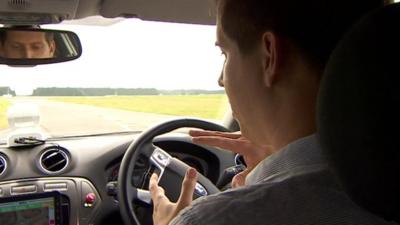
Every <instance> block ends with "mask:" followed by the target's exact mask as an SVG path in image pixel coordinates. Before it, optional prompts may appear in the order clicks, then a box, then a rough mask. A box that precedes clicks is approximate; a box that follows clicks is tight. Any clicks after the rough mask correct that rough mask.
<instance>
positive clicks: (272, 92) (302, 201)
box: [150, 0, 386, 225]
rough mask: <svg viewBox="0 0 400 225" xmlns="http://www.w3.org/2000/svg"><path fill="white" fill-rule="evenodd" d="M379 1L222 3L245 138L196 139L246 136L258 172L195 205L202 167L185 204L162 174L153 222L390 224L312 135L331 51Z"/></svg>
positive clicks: (225, 78) (187, 187)
mask: <svg viewBox="0 0 400 225" xmlns="http://www.w3.org/2000/svg"><path fill="white" fill-rule="evenodd" d="M379 6H381V2H380V1H344V0H308V1H299V0H286V1H281V0H220V1H218V7H217V9H218V10H217V14H218V15H217V45H218V46H219V47H220V48H221V50H222V53H223V54H224V55H225V57H226V61H225V64H224V69H223V72H222V76H221V78H220V81H219V82H220V84H221V85H222V86H224V87H225V90H226V93H227V95H228V97H229V101H230V104H231V107H232V111H233V114H234V117H235V118H236V119H237V120H238V122H239V124H240V127H241V132H242V135H243V136H242V137H239V136H236V138H235V137H233V136H232V137H228V136H224V135H225V134H220V135H219V136H220V137H215V134H212V133H207V132H204V133H197V134H196V133H193V132H192V135H193V136H195V137H194V141H195V142H196V143H206V142H207V141H208V142H209V143H210V140H211V139H213V138H214V141H217V142H218V140H221V138H222V142H225V143H227V142H226V141H229V140H228V139H232V140H233V142H235V140H236V141H239V143H241V145H242V146H247V147H246V148H245V150H242V152H241V153H242V154H243V155H244V157H245V160H246V163H247V164H248V166H249V168H250V170H249V171H246V174H244V176H245V181H244V182H242V183H241V184H240V185H238V186H241V185H243V184H245V186H244V187H241V188H236V189H232V190H229V191H225V192H222V193H219V194H216V195H212V196H207V197H203V198H201V199H198V200H196V201H194V202H193V203H192V202H191V200H192V194H193V189H194V186H195V182H196V176H197V174H196V171H195V170H194V169H190V170H188V172H187V174H186V176H185V179H184V181H183V184H182V192H181V196H180V198H179V200H178V202H176V203H172V202H170V201H169V200H168V199H167V197H166V196H165V195H164V190H163V189H162V188H161V187H159V186H158V185H157V175H153V176H152V177H151V180H150V192H151V194H152V199H153V204H154V212H153V220H154V224H156V225H166V224H246V225H249V224H320V225H323V224H357V223H359V224H386V222H385V221H383V220H381V219H379V218H376V217H374V216H372V215H369V214H366V213H365V212H364V211H362V210H361V209H359V208H358V207H357V206H356V205H355V204H354V203H353V202H351V201H350V200H349V199H348V198H347V196H346V195H345V194H344V192H342V191H341V189H340V187H339V186H338V185H337V183H336V180H335V178H334V177H333V175H332V174H331V173H330V171H329V168H328V166H327V163H326V161H325V159H324V158H323V157H322V155H321V153H320V147H319V143H318V142H317V140H316V138H315V136H314V135H313V133H315V130H316V128H315V105H316V98H317V93H318V88H319V81H320V78H321V75H322V73H323V68H324V66H325V63H326V62H327V59H328V57H329V55H330V53H331V51H332V50H333V49H334V47H335V45H336V43H337V42H338V40H339V39H340V37H341V36H342V35H343V33H344V32H345V31H346V30H347V29H348V28H349V27H350V26H351V25H352V24H353V23H354V22H355V21H356V20H357V19H358V18H359V17H360V16H361V15H363V14H364V13H366V12H367V11H370V10H371V9H373V8H376V7H379ZM209 135H211V137H209ZM217 136H218V134H217ZM221 136H222V137H221ZM210 138H211V139H210ZM224 138H225V139H224ZM232 140H230V141H232ZM222 142H220V144H221V143H222ZM233 142H231V143H233ZM252 143H254V144H252ZM267 156H268V157H267ZM247 173H248V174H247ZM239 180H240V179H239ZM242 180H243V179H242Z"/></svg>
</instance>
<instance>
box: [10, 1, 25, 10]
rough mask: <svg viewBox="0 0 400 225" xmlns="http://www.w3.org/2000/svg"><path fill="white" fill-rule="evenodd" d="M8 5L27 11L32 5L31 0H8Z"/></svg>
mask: <svg viewBox="0 0 400 225" xmlns="http://www.w3.org/2000/svg"><path fill="white" fill-rule="evenodd" d="M8 5H9V6H10V7H11V8H13V9H26V8H28V7H29V6H30V5H31V3H30V1H29V0H8Z"/></svg>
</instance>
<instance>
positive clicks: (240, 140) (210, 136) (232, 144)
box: [189, 130, 272, 188]
mask: <svg viewBox="0 0 400 225" xmlns="http://www.w3.org/2000/svg"><path fill="white" fill-rule="evenodd" d="M189 135H190V136H192V141H193V143H195V144H202V145H209V146H213V147H218V148H222V149H225V150H228V151H232V152H234V153H237V154H240V155H242V156H243V158H244V161H245V162H246V164H247V168H246V169H245V170H244V171H242V172H240V173H239V174H237V175H236V176H234V177H233V179H232V187H233V188H236V187H240V186H243V185H245V180H246V176H247V174H249V173H250V172H251V170H253V169H254V167H255V166H256V165H257V164H258V163H259V162H260V161H262V160H263V159H265V158H266V157H267V156H269V155H270V154H272V148H271V147H269V146H257V145H255V144H253V143H251V142H250V141H249V140H248V139H246V138H245V137H243V136H242V134H241V133H240V132H236V133H229V132H219V131H202V130H190V131H189Z"/></svg>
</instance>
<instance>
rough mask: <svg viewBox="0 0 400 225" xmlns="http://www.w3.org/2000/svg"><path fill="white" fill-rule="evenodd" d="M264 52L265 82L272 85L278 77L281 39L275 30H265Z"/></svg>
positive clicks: (269, 85) (263, 37) (268, 85)
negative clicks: (279, 39)
mask: <svg viewBox="0 0 400 225" xmlns="http://www.w3.org/2000/svg"><path fill="white" fill-rule="evenodd" d="M262 52H263V54H262V55H263V61H264V83H265V85H266V86H267V87H271V86H272V84H273V83H274V81H275V80H276V79H277V77H276V76H277V69H278V63H279V61H278V59H279V53H280V51H279V41H278V36H277V35H276V34H275V33H273V32H265V33H264V34H263V36H262Z"/></svg>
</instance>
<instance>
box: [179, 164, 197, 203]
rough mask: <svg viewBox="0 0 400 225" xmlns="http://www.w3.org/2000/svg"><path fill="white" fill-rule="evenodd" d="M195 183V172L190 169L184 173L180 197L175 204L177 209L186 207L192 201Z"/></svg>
mask: <svg viewBox="0 0 400 225" xmlns="http://www.w3.org/2000/svg"><path fill="white" fill-rule="evenodd" d="M196 182H197V171H196V170H195V169H194V168H190V169H188V170H187V171H186V174H185V178H184V179H183V183H182V190H181V195H180V196H179V200H178V202H177V205H178V209H179V210H180V209H183V208H185V207H186V206H188V205H189V204H190V203H191V202H192V200H193V193H194V189H195V187H196Z"/></svg>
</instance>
